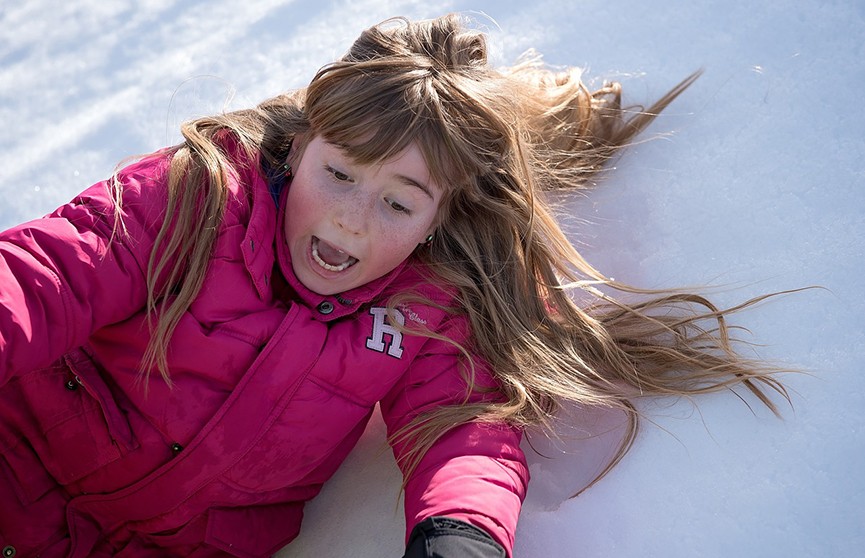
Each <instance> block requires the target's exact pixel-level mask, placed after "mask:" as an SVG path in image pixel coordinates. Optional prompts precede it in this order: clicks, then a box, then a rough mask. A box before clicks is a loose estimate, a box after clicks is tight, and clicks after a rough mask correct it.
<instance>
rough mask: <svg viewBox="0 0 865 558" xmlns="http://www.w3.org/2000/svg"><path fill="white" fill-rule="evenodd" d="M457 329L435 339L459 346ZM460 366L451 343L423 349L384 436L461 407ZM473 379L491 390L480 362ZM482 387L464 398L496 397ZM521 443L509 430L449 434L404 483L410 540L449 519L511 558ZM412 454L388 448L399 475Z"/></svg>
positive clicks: (523, 480) (387, 411)
mask: <svg viewBox="0 0 865 558" xmlns="http://www.w3.org/2000/svg"><path fill="white" fill-rule="evenodd" d="M455 322H458V320H455ZM457 325H459V324H458V323H457ZM460 329H465V326H464V325H463V326H462V327H448V328H446V330H445V331H440V332H439V333H443V334H444V335H447V336H448V337H449V338H451V339H454V340H456V341H463V340H464V337H465V335H464V333H462V334H461V332H460V331H459V330H460ZM460 358H461V357H460V355H459V352H458V350H457V349H456V348H455V347H453V346H452V345H451V344H449V343H446V342H442V341H439V340H434V339H429V340H428V341H427V342H426V343H425V349H424V350H423V351H422V353H421V354H420V355H419V356H418V357H417V358H416V360H415V362H413V363H412V366H411V368H410V370H409V371H408V372H407V373H406V374H405V375H404V376H403V378H402V379H401V380H400V382H399V383H398V384H397V385H396V386H395V387H394V388H393V389H392V390H391V392H390V393H389V394H388V395H387V396H386V397H385V398H384V399H382V401H381V410H382V416H383V418H384V420H385V423H386V425H387V429H388V434H389V435H393V434H394V433H395V432H398V431H399V430H400V429H401V428H402V427H403V426H405V425H406V424H408V423H409V422H411V420H412V419H414V418H415V417H417V416H418V415H420V414H423V413H425V412H427V411H430V410H432V409H435V408H438V407H441V406H445V405H456V404H460V403H462V402H464V401H465V398H466V383H465V381H464V379H463V377H462V374H461V373H460V367H459V360H460ZM475 373H476V377H475V382H476V385H479V386H483V387H494V386H495V382H494V381H493V379H492V377H491V375H490V374H489V372H488V370H487V368H486V366H485V365H484V364H483V363H482V362H477V363H476V372H475ZM483 387H482V388H481V389H478V390H476V391H475V392H474V393H472V394H469V399H470V400H472V401H477V400H479V399H481V398H490V397H495V396H496V394H495V391H489V390H485V389H483ZM520 438H521V432H520V431H519V430H517V429H515V428H512V427H510V426H507V425H503V424H489V423H478V422H472V423H468V424H464V425H461V426H458V427H456V428H453V429H451V430H450V431H448V432H447V433H445V434H444V435H443V436H442V437H441V438H439V440H437V441H436V442H435V443H434V444H433V446H432V447H431V448H430V449H429V451H427V453H426V454H425V455H424V457H423V459H422V460H421V461H420V462H419V464H418V465H417V467H416V468H415V469H414V471H412V472H411V473H410V474H408V476H407V477H406V479H405V480H406V487H405V516H406V533H407V538H408V535H409V534H411V533H412V531H413V529H414V528H415V526H416V525H418V524H419V523H421V522H423V521H424V520H426V519H428V518H431V517H444V518H452V519H456V520H459V521H464V522H466V523H468V524H470V525H473V526H475V527H478V528H480V529H482V530H483V531H484V532H486V533H489V534H490V535H491V536H492V538H493V539H494V540H495V541H496V542H497V543H498V544H499V545H501V546H502V547H503V548H504V549H505V550H506V551H507V554H508V556H510V554H511V549H512V548H513V542H514V532H515V530H516V525H517V519H518V516H519V512H520V507H521V505H522V501H523V498H524V497H525V491H526V485H527V483H528V477H529V474H528V468H527V466H526V462H525V457H524V456H523V453H522V450H521V449H520ZM409 449H410V447H409V446H408V445H407V444H406V443H405V442H399V441H397V442H395V443H394V444H393V451H394V456H395V457H396V459H397V463H398V464H399V466H400V468H401V469H402V471H403V475H406V474H407V471H406V469H405V464H404V463H403V456H404V455H406V452H407V451H408V450H409ZM443 556H444V555H443Z"/></svg>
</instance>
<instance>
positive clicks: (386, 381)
mask: <svg viewBox="0 0 865 558" xmlns="http://www.w3.org/2000/svg"><path fill="white" fill-rule="evenodd" d="M228 149H229V151H231V147H230V146H228ZM233 157H234V165H233V172H232V174H231V176H230V190H231V195H230V199H229V201H228V204H227V209H226V212H225V218H224V221H223V223H222V225H221V228H220V230H219V237H218V239H217V241H216V246H215V252H214V254H213V257H212V259H211V262H210V266H209V269H208V271H207V277H206V280H205V283H204V286H203V288H202V290H201V293H200V295H199V296H198V298H197V299H196V300H195V301H194V302H193V303H192V305H191V306H190V308H189V310H188V311H187V312H186V314H185V315H184V316H183V318H182V319H181V321H180V323H179V325H178V327H177V329H176V331H175V333H174V336H173V338H172V344H171V347H170V350H169V352H168V362H169V366H170V370H171V374H172V379H173V381H174V384H175V385H174V387H173V389H169V388H168V387H167V386H166V385H165V383H164V382H163V381H162V379H161V378H160V377H159V374H154V375H153V377H151V379H150V381H149V383H148V385H147V386H146V387H147V389H144V388H145V386H143V385H141V384H140V383H139V375H138V372H137V370H138V366H139V363H140V359H141V356H142V353H143V351H144V349H145V347H146V346H147V342H148V328H147V320H146V317H145V315H144V313H143V311H142V308H143V307H144V305H145V296H146V289H145V270H146V268H147V262H148V258H149V257H150V253H151V251H152V249H153V243H154V237H155V235H156V231H158V230H159V226H160V224H161V222H162V220H163V217H164V212H165V206H166V187H165V184H166V172H167V167H168V157H167V156H165V155H156V156H152V157H149V158H147V159H144V160H143V161H141V162H139V163H136V164H133V165H131V166H129V167H127V168H126V169H124V170H123V171H122V172H121V173H120V174H119V178H120V180H121V182H122V184H123V187H124V190H123V191H124V194H123V206H122V207H123V218H124V221H125V224H126V227H127V229H128V233H129V234H128V235H126V236H124V235H117V236H115V237H114V238H113V240H112V239H111V237H112V225H113V222H114V220H113V206H112V203H111V201H110V197H109V195H108V193H107V187H106V184H105V183H99V184H96V185H94V186H92V187H91V188H89V189H88V190H86V191H85V192H83V193H82V194H81V195H80V196H78V197H77V198H75V199H74V200H73V201H72V202H71V203H69V204H67V205H64V206H62V207H60V208H59V209H57V210H56V211H55V212H53V213H52V214H50V215H48V216H47V217H45V218H42V219H37V220H35V221H31V222H29V223H25V224H23V225H21V226H18V227H15V228H13V229H11V230H8V231H6V232H4V233H2V234H0V385H2V388H0V552H2V553H4V554H2V555H9V553H10V552H11V553H12V554H14V555H16V556H18V557H20V556H36V555H39V556H44V557H53V556H75V557H84V556H135V557H139V556H153V557H156V556H173V555H176V556H195V557H203V556H239V557H255V556H269V555H271V554H273V553H274V552H276V551H277V550H279V549H280V548H282V547H283V546H284V545H286V544H287V543H288V542H289V541H291V540H292V539H293V538H294V537H295V536H296V535H297V532H298V530H299V528H300V522H301V517H302V510H303V505H304V502H305V501H307V500H309V499H311V498H312V497H314V496H315V495H316V494H317V493H318V492H319V490H320V488H321V486H322V483H324V482H325V481H326V480H327V479H328V478H329V477H330V476H331V475H332V474H333V473H334V471H335V470H336V469H337V467H338V466H339V464H340V463H341V462H342V461H343V459H344V458H345V457H346V455H347V454H348V452H349V451H350V450H351V448H352V447H353V446H354V444H355V443H356V441H357V440H358V438H359V436H360V435H361V433H362V432H363V430H364V427H365V425H366V423H367V420H368V419H369V417H370V414H371V413H372V410H373V408H374V406H375V404H376V403H377V402H380V405H381V411H382V415H383V416H384V419H385V422H386V424H387V427H388V430H389V432H391V433H392V432H395V431H396V430H397V429H399V428H400V427H402V426H403V425H405V424H407V423H408V422H409V421H410V420H411V419H412V418H413V417H415V416H417V415H418V414H419V413H422V412H424V411H426V410H428V409H431V408H434V407H436V406H439V405H446V404H453V403H458V402H460V401H463V399H464V396H465V383H464V381H463V379H462V376H461V374H460V365H459V356H458V354H457V352H456V350H455V349H454V348H453V347H452V346H451V345H450V344H448V343H443V342H441V341H436V340H431V339H429V338H426V337H421V336H414V335H401V334H400V333H398V332H397V331H396V330H395V329H394V328H393V327H392V326H391V325H390V323H389V321H388V318H387V316H386V314H385V312H384V306H385V305H386V302H387V300H388V297H389V296H391V295H392V294H393V293H396V292H400V291H404V290H406V289H417V290H418V291H419V292H420V293H422V294H423V295H426V296H427V297H430V299H432V300H435V301H438V302H441V303H445V304H446V303H448V302H449V300H448V299H447V297H446V295H445V294H444V291H443V290H441V289H438V288H435V287H434V286H432V285H430V284H428V283H427V282H426V281H425V279H424V275H423V273H422V271H421V270H420V269H419V268H418V266H417V265H416V264H414V263H412V262H408V263H406V264H404V265H402V266H401V267H399V268H398V269H396V270H394V271H393V272H392V273H390V274H389V275H387V276H385V277H383V278H382V279H380V280H378V281H376V282H374V283H372V284H369V285H366V286H364V287H360V288H358V289H355V290H354V291H352V292H347V293H341V294H340V295H339V296H328V297H325V296H320V295H317V294H315V293H312V292H310V291H308V290H306V289H305V288H304V287H303V286H302V285H301V284H299V283H298V281H297V279H296V278H295V277H294V275H293V273H292V270H291V263H290V261H289V256H288V250H287V248H286V246H285V243H284V242H283V237H282V235H281V234H278V231H282V230H283V228H282V224H281V220H282V217H283V212H282V211H280V210H279V209H278V207H277V204H275V203H274V201H273V198H272V197H271V193H270V191H269V187H268V184H267V182H266V181H265V179H264V178H263V177H262V174H261V171H260V169H259V166H258V163H257V161H244V160H243V159H242V157H241V156H240V155H238V154H237V153H234V155H233ZM284 193H285V192H283V195H282V198H281V199H282V200H283V201H284V197H285V196H284ZM398 317H399V318H401V319H403V320H405V323H406V324H410V322H412V321H413V322H416V323H417V324H419V325H422V326H424V327H427V328H429V329H431V330H433V331H436V332H438V333H441V334H444V335H447V336H448V337H450V338H452V339H454V340H456V341H465V340H466V336H467V334H468V333H467V330H468V327H467V323H466V320H465V319H464V318H463V317H454V316H451V315H446V314H445V313H444V312H443V311H441V310H438V309H436V308H434V307H429V306H420V305H413V306H411V307H410V308H406V307H403V308H402V309H401V312H400V316H398ZM478 365H479V366H478V369H479V371H480V376H479V380H480V383H481V384H486V385H493V380H492V379H491V377H490V375H489V374H488V373H487V372H486V370H485V368H484V366H483V363H482V362H480V361H479V362H478ZM471 397H472V398H473V399H477V398H480V397H482V396H481V395H479V394H472V395H471ZM519 440H520V435H519V432H517V431H515V430H513V429H510V428H506V427H503V426H490V425H486V426H484V425H480V424H469V425H465V426H462V427H459V428H457V429H455V430H453V431H451V432H449V433H448V434H446V435H445V436H444V437H443V438H442V439H441V440H440V441H438V442H437V443H436V444H435V446H434V447H433V448H432V449H431V450H430V451H429V452H428V453H427V455H426V457H425V458H424V460H423V461H422V462H421V464H420V466H419V467H418V468H417V469H416V471H415V472H414V473H413V474H412V475H411V478H409V479H408V484H407V488H406V494H405V513H406V523H407V525H406V527H407V532H410V531H411V529H412V528H413V527H414V525H416V524H417V523H418V522H420V521H421V520H423V519H425V518H427V517H430V516H450V517H455V518H457V519H461V520H463V521H467V522H469V523H472V524H474V525H476V526H478V527H481V528H483V529H484V530H486V531H487V532H489V533H490V534H491V535H492V536H493V537H494V538H495V539H496V540H497V541H498V542H499V543H500V544H502V545H503V546H504V547H505V548H506V549H508V551H509V552H510V549H511V547H512V545H513V535H514V530H515V527H516V522H517V516H518V514H519V509H520V504H521V501H522V498H523V496H524V493H525V487H526V482H527V478H528V473H527V469H526V465H525V461H524V458H523V455H522V453H521V451H520V448H519ZM393 450H394V454H395V455H396V456H397V458H399V457H400V456H401V455H402V454H403V453H404V452H405V451H406V450H407V448H406V447H404V446H401V445H396V446H395V447H394V448H393Z"/></svg>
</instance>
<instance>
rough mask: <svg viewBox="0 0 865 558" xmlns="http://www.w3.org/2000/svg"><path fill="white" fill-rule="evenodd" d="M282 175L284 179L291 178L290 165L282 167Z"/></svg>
mask: <svg viewBox="0 0 865 558" xmlns="http://www.w3.org/2000/svg"><path fill="white" fill-rule="evenodd" d="M282 174H284V175H285V177H286V178H291V177H292V176H293V175H292V174H291V165H289V164H288V163H286V164H284V165H282Z"/></svg>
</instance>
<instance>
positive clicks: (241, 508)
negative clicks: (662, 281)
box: [0, 16, 783, 557]
mask: <svg viewBox="0 0 865 558" xmlns="http://www.w3.org/2000/svg"><path fill="white" fill-rule="evenodd" d="M695 78H696V76H692V77H691V78H689V79H687V80H685V81H684V82H683V83H681V84H680V85H678V86H677V87H676V88H674V89H673V90H672V91H671V92H670V93H668V94H667V95H666V96H664V97H663V98H662V99H661V100H659V101H658V102H657V103H655V104H654V105H653V106H652V107H650V108H649V109H648V110H647V111H645V112H640V113H636V114H635V115H633V116H631V117H627V115H626V111H625V110H623V109H622V108H621V106H620V88H619V86H618V85H617V84H610V85H606V86H604V87H603V88H602V89H600V90H598V91H595V92H593V93H590V92H589V91H588V90H587V89H586V87H585V86H584V85H583V84H582V82H581V81H580V79H579V72H578V71H577V70H568V71H565V72H562V73H552V72H550V71H548V70H545V69H542V68H541V67H540V65H539V63H538V61H537V60H526V61H524V62H523V63H521V64H518V65H517V66H515V67H513V68H510V69H506V70H494V69H492V68H490V67H489V66H488V65H487V63H486V47H485V42H484V37H483V36H482V35H481V34H479V33H477V32H475V31H472V30H468V29H464V28H463V26H462V23H461V21H460V19H459V18H458V17H456V16H446V17H443V18H440V19H436V20H432V21H424V22H417V23H410V22H407V21H401V20H398V21H393V22H387V23H385V24H382V25H379V26H376V27H373V28H371V29H369V30H367V31H365V32H364V33H363V34H362V35H361V36H360V37H359V38H358V40H357V41H356V42H355V43H354V45H353V46H352V47H351V49H350V50H349V52H348V53H347V54H346V55H345V56H344V57H343V58H342V59H341V60H340V61H338V62H335V63H334V64H331V65H329V66H326V67H325V68H323V69H322V70H320V71H319V73H318V74H317V75H316V76H315V77H314V78H313V80H312V81H311V82H310V84H309V86H308V87H307V88H305V89H304V90H302V91H297V92H294V93H291V94H286V95H281V96H278V97H276V98H274V99H270V100H268V101H266V102H264V103H262V104H261V105H259V106H258V107H256V108H255V109H250V110H246V111H239V112H234V113H230V114H225V115H220V116H215V117H210V118H202V119H199V120H196V121H193V122H190V123H188V124H186V125H184V127H183V130H182V131H183V134H184V138H185V141H184V143H183V144H181V145H178V146H175V147H172V148H169V149H166V150H163V151H160V152H157V153H155V154H153V155H150V156H147V157H145V158H143V159H142V160H141V161H139V162H137V163H134V164H132V165H129V166H128V167H126V168H124V169H123V170H121V171H119V172H118V173H116V175H115V176H114V177H112V178H111V179H110V180H108V181H106V182H103V183H100V184H96V185H94V186H93V187H91V188H89V189H88V190H86V191H85V192H83V193H82V194H81V195H79V196H78V197H77V198H76V199H74V200H73V201H72V202H71V203H69V204H67V205H65V206H63V207H61V208H59V209H57V210H56V211H55V212H53V213H52V214H51V215H49V216H47V217H46V218H44V219H39V220H36V221H32V222H30V223H26V224H24V225H21V226H18V227H15V228H13V229H11V230H9V231H6V232H5V233H3V234H2V236H0V274H2V283H0V284H2V285H3V287H2V291H0V309H2V310H0V378H2V380H0V381H2V384H3V387H2V389H0V398H2V405H0V455H2V459H0V469H2V474H0V494H2V496H3V498H2V502H3V507H2V509H0V548H2V551H0V553H2V554H3V555H4V556H136V557H137V556H226V555H227V556H241V557H248V556H269V555H271V554H273V553H274V552H276V551H277V550H278V549H280V548H282V547H283V546H284V545H286V544H287V543H288V542H289V541H291V540H292V539H293V538H294V537H295V536H296V534H297V532H298V530H299V527H300V522H301V517H302V510H303V504H304V502H305V501H307V500H309V499H311V498H312V497H314V496H315V495H316V494H317V493H318V492H319V490H320V488H321V486H322V484H323V483H324V482H325V481H326V480H327V479H328V478H329V477H330V476H331V475H332V474H333V472H334V471H335V469H336V468H337V467H338V466H339V464H340V463H341V462H342V461H343V459H344V458H345V456H346V455H347V454H348V452H349V451H350V449H351V448H352V446H353V445H354V444H355V442H356V441H357V440H358V437H359V436H360V434H361V433H362V432H363V430H364V426H365V424H366V422H367V420H368V419H369V417H370V414H371V413H372V410H373V408H374V406H375V405H376V404H377V403H378V404H379V405H380V407H381V411H382V415H383V416H384V419H385V422H386V424H387V427H388V431H389V437H390V441H391V444H392V447H393V452H394V455H395V457H396V460H397V463H398V464H399V466H400V468H401V470H402V471H403V474H404V483H403V489H404V492H405V514H406V525H407V538H406V550H405V556H406V557H424V556H454V557H456V556H459V557H462V556H478V557H480V556H484V557H486V556H506V555H508V556H509V555H510V552H511V548H512V544H513V535H514V530H515V527H516V522H517V516H518V514H519V509H520V504H521V501H522V499H523V496H524V494H525V490H526V483H527V481H528V474H527V470H526V464H525V461H524V458H523V455H522V453H521V451H520V447H519V442H520V433H521V431H522V430H523V429H524V428H525V427H527V426H531V425H547V424H549V422H550V420H551V419H552V418H553V417H554V416H555V414H556V411H557V409H558V408H559V406H560V405H561V404H562V403H563V402H575V403H578V404H585V405H600V406H606V407H616V408H620V409H623V410H624V411H625V412H627V413H628V416H629V417H630V419H631V420H630V424H631V428H630V432H629V434H628V436H627V437H626V439H625V440H624V441H623V443H622V446H621V448H620V450H619V452H618V454H617V456H616V457H615V459H614V460H613V462H612V463H611V464H610V466H609V467H612V466H613V465H614V464H615V463H616V462H618V460H619V459H621V457H622V456H623V455H624V453H625V452H626V451H627V449H628V447H629V446H630V443H631V442H632V440H633V438H634V436H635V434H636V431H637V425H638V414H637V411H636V410H635V408H634V406H633V403H632V400H633V399H634V398H636V397H638V396H644V395H660V394H663V395H666V394H683V395H689V394H695V393H702V392H707V391H711V390H719V389H725V388H728V387H730V386H733V385H736V384H741V385H744V386H745V387H747V388H748V389H750V390H751V391H752V392H753V393H754V394H756V395H757V396H758V397H759V398H760V400H762V401H763V402H764V403H765V404H766V405H768V406H769V407H770V408H773V409H774V406H773V404H772V402H771V400H770V399H769V398H768V396H767V395H766V391H767V390H776V391H779V392H781V393H782V394H783V389H782V387H781V386H780V385H779V384H778V383H777V381H776V380H774V379H773V377H772V376H771V375H770V373H771V370H767V369H765V368H764V367H763V366H762V365H760V364H759V363H753V362H749V361H746V360H745V359H743V358H741V357H739V356H738V355H737V354H736V353H735V352H733V349H732V348H731V344H730V338H729V336H728V332H727V328H726V325H725V322H724V316H725V314H726V313H727V312H728V311H723V310H719V309H717V308H715V307H713V306H712V305H711V304H710V303H709V302H708V301H706V300H705V299H703V298H702V297H699V296H697V295H690V294H687V293H682V292H666V293H659V292H649V291H640V290H638V289H634V288H631V287H628V286H626V285H623V284H620V283H617V282H614V281H612V280H608V279H607V278H605V277H604V276H603V275H602V274H601V273H599V272H598V271H596V270H595V269H593V268H592V267H591V266H590V265H589V264H588V263H586V262H585V261H584V260H583V259H582V258H581V257H580V255H579V254H578V253H577V252H576V250H575V249H574V248H573V246H571V244H570V243H569V242H568V241H567V239H566V238H565V236H564V234H563V233H562V231H561V229H560V228H559V226H558V225H557V223H556V221H555V219H554V217H553V215H552V212H551V208H550V206H549V205H548V203H547V202H546V201H545V200H544V194H543V193H544V192H545V191H548V190H553V189H562V188H580V187H583V186H586V185H588V184H589V180H590V179H591V177H592V176H593V175H594V173H596V172H597V171H598V170H599V169H600V168H601V166H602V165H603V164H604V163H605V162H606V161H607V160H609V159H610V158H611V157H613V156H614V155H615V154H616V152H617V150H618V149H619V148H620V147H622V146H623V145H625V144H626V143H627V142H628V141H629V140H630V139H631V138H633V137H634V135H635V134H637V133H639V132H640V131H641V130H642V129H643V128H645V126H646V125H647V124H648V123H649V122H650V121H651V119H652V117H653V115H654V114H656V113H657V112H658V111H660V110H662V109H663V108H664V107H665V106H666V105H667V104H668V103H670V102H671V101H672V100H673V99H674V98H675V97H676V96H677V95H678V94H679V93H681V92H682V91H683V90H684V89H685V88H686V87H687V86H688V85H689V84H690V83H691V81H693V79H695ZM613 291H620V292H625V293H630V294H632V295H635V296H636V295H641V297H640V298H639V299H634V300H632V301H630V302H625V301H621V300H617V299H614V298H613V297H612V296H611V293H612V292H613ZM706 320H708V322H709V323H713V324H714V325H712V326H707V325H706V323H705V321H706ZM609 467H608V469H609Z"/></svg>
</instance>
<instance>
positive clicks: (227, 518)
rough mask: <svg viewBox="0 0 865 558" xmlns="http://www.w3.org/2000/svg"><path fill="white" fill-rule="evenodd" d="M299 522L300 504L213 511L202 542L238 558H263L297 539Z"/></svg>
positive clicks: (301, 503) (301, 516)
mask: <svg viewBox="0 0 865 558" xmlns="http://www.w3.org/2000/svg"><path fill="white" fill-rule="evenodd" d="M302 520H303V502H288V503H282V504H269V505H263V506H250V507H242V508H214V509H211V510H210V512H209V514H208V520H207V535H206V538H205V542H207V544H209V545H211V546H214V547H216V548H218V549H220V550H222V551H224V552H227V553H228V554H230V555H231V556H237V557H238V558H265V557H268V556H272V555H273V554H275V553H276V552H277V551H279V549H281V548H282V547H284V546H285V545H287V544H288V543H290V542H291V541H292V540H294V539H295V537H297V534H298V533H299V532H300V523H301V521H302Z"/></svg>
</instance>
